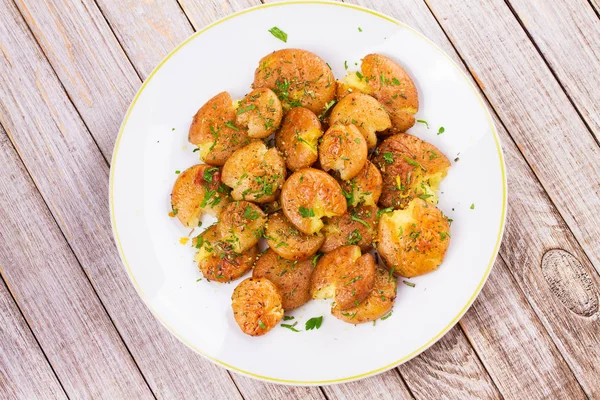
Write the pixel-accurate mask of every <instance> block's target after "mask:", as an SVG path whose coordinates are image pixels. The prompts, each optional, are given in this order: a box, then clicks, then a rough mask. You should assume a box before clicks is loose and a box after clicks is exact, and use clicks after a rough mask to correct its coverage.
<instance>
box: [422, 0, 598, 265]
mask: <svg viewBox="0 0 600 400" xmlns="http://www.w3.org/2000/svg"><path fill="white" fill-rule="evenodd" d="M427 3H428V4H429V7H430V9H431V10H432V12H433V13H434V14H435V16H436V19H437V20H438V21H439V22H440V24H441V26H442V28H443V29H444V31H445V32H446V34H447V35H448V37H449V38H450V40H452V42H453V43H454V45H455V46H456V48H457V50H458V52H459V53H460V54H461V56H462V58H463V59H464V60H465V61H466V63H467V64H468V65H469V68H470V69H471V70H472V71H473V73H474V74H475V75H477V76H478V78H479V81H480V82H482V84H483V85H484V87H485V90H484V92H485V94H486V96H487V97H488V99H489V101H490V103H491V104H492V107H493V108H494V109H495V110H496V112H497V114H498V116H499V117H500V119H501V120H502V122H503V123H504V124H505V125H506V127H507V129H508V130H509V131H510V133H511V136H512V138H513V139H514V141H515V142H516V143H517V145H518V146H519V149H520V150H521V152H522V153H523V155H524V156H525V158H526V159H527V162H528V163H529V164H530V165H531V167H532V168H533V170H534V172H535V173H536V175H537V177H538V178H539V180H540V182H541V183H542V185H543V186H544V188H545V189H546V191H547V193H548V194H549V196H550V198H551V199H552V201H553V202H554V204H555V205H556V207H557V209H558V210H559V211H560V213H561V215H562V216H563V218H564V219H565V221H566V222H567V225H568V226H569V228H570V229H571V230H572V231H573V233H574V234H575V237H576V238H577V240H578V241H579V242H580V243H581V245H582V247H583V249H584V250H585V251H586V253H587V255H588V256H589V258H590V260H591V261H592V263H593V265H594V267H595V268H596V270H597V271H600V246H598V239H597V238H598V237H600V213H598V210H599V209H600V181H599V180H597V179H594V177H598V176H600V147H598V145H597V143H596V142H595V140H594V138H593V137H592V135H591V134H590V132H589V131H588V130H587V128H586V126H585V124H584V123H583V121H582V120H581V119H580V118H579V115H578V114H577V112H576V110H575V109H574V107H573V106H572V105H571V103H570V102H569V99H568V98H567V96H566V94H565V93H564V92H563V91H562V89H561V87H560V85H559V84H558V82H557V81H556V79H555V78H554V76H552V73H551V72H550V70H549V68H547V66H546V65H545V64H544V61H543V59H542V57H541V56H540V55H539V53H538V52H537V50H536V49H535V47H534V46H533V44H532V43H531V41H530V40H529V38H528V37H527V35H526V34H525V32H524V31H523V30H522V29H521V27H520V26H519V23H518V21H517V20H516V19H515V18H514V16H513V15H512V13H511V11H510V9H509V8H508V6H507V5H506V4H505V3H504V1H502V0H489V1H486V2H485V3H484V2H480V1H477V2H473V3H472V4H471V3H469V4H467V3H466V2H456V3H449V2H445V1H438V0H428V1H427ZM499 32H502V34H499ZM548 155H553V156H550V157H549V156H548ZM582 182H585V184H582Z"/></svg>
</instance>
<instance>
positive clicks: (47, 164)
mask: <svg viewBox="0 0 600 400" xmlns="http://www.w3.org/2000/svg"><path fill="white" fill-rule="evenodd" d="M88 6H94V4H93V2H90V3H88ZM55 8H57V9H60V7H55ZM2 9H3V10H7V12H2V15H0V25H1V26H0V32H1V37H2V38H3V42H2V45H3V47H2V53H3V55H2V57H0V115H1V118H2V123H3V125H4V126H5V127H6V128H7V130H8V131H9V132H8V133H9V134H10V135H11V139H12V141H13V143H14V144H15V146H16V147H17V148H18V150H19V152H20V156H21V157H22V158H23V160H24V162H25V164H26V165H27V168H28V170H29V172H30V173H31V175H32V176H33V178H34V180H35V182H36V184H37V187H38V189H39V190H40V192H41V194H42V196H43V197H44V199H45V200H46V202H47V203H48V205H49V207H50V209H51V212H52V214H53V216H54V218H55V219H56V221H57V222H58V224H59V226H60V228H61V230H62V231H63V233H64V235H65V237H66V238H67V240H68V241H69V245H70V247H71V248H72V249H73V251H74V252H75V254H76V256H77V258H78V259H79V261H80V263H81V265H82V266H83V268H84V269H85V271H86V272H87V274H88V275H89V277H90V280H91V281H92V282H93V285H94V287H95V288H96V289H97V292H98V294H99V296H100V298H101V299H102V301H103V303H104V305H105V306H106V309H107V310H108V312H109V313H110V315H111V317H112V319H113V321H114V323H115V325H116V326H117V328H118V329H119V332H120V334H121V335H122V337H123V339H124V340H125V342H126V343H127V344H128V347H129V349H130V351H131V353H132V354H133V356H134V358H135V359H136V361H137V362H138V364H139V366H140V368H141V370H142V371H143V373H144V376H145V377H146V379H147V381H148V383H149V385H150V386H151V388H152V389H153V391H154V392H155V393H156V395H157V396H158V397H166V398H176V397H185V396H192V397H199V398H201V397H208V396H215V397H226V398H236V397H238V398H239V392H238V391H237V388H236V387H235V385H234V383H233V382H232V381H231V379H230V377H229V375H228V374H227V372H226V371H225V370H224V369H222V368H219V367H217V366H215V365H213V364H212V363H209V362H208V361H205V360H204V359H202V358H201V357H200V356H199V355H197V354H195V353H193V352H192V351H191V350H188V349H187V348H186V347H185V346H184V345H182V344H181V343H179V342H178V341H177V340H176V339H175V338H174V337H173V336H172V335H170V334H169V333H168V332H167V331H166V330H165V329H164V328H163V327H162V326H161V325H160V324H159V323H158V322H157V321H156V320H155V319H154V317H153V316H152V315H151V314H150V312H149V311H148V310H147V308H146V307H145V306H144V305H143V304H142V302H141V300H140V299H139V297H138V295H137V294H136V293H135V290H134V289H133V287H132V286H131V284H130V282H129V279H128V278H127V276H126V274H125V272H124V270H123V268H122V266H121V261H120V259H119V257H118V255H117V251H116V248H115V246H114V243H113V239H112V233H111V228H110V222H109V218H108V215H109V211H108V190H107V185H108V166H107V164H106V161H105V160H104V158H103V157H102V155H101V153H100V152H99V150H98V147H97V146H96V144H95V143H94V141H93V140H92V138H91V136H90V134H89V132H88V131H87V130H86V128H85V126H84V124H83V122H82V121H81V119H80V118H79V116H78V115H77V112H76V111H75V109H74V108H73V105H72V104H71V103H70V101H69V99H68V98H67V96H66V94H65V92H64V90H63V88H62V87H61V85H60V82H59V81H58V79H57V77H56V75H54V73H53V71H52V69H51V68H50V66H49V64H48V62H47V60H46V59H45V58H44V56H43V54H42V52H41V51H40V49H39V48H38V47H37V45H36V44H35V41H34V39H33V38H32V37H31V35H30V34H29V32H28V30H27V27H26V25H25V23H24V22H23V21H22V19H21V18H20V16H19V15H18V11H17V10H16V9H15V8H14V6H13V5H12V4H11V3H10V2H8V1H3V2H2ZM34 9H35V10H37V8H30V10H31V12H33V10H34ZM64 9H65V10H68V8H64ZM30 15H31V16H33V14H30ZM73 20H76V19H73ZM79 23H81V24H88V25H90V26H91V25H93V23H92V22H91V21H90V20H89V19H85V18H84V14H82V15H81V20H79ZM60 28H61V27H60V26H59V27H56V25H52V26H47V27H46V29H48V30H50V29H58V30H60ZM63 31H65V30H63ZM65 32H66V31H65ZM88 33H89V32H88ZM46 37H50V35H49V34H46ZM90 42H91V39H90ZM97 43H98V45H97V47H99V46H100V44H101V43H102V41H97ZM91 50H94V49H90V51H85V52H82V53H77V56H78V57H80V56H82V54H85V56H86V57H91V55H90V53H91V52H92V51H91ZM95 51H97V52H98V53H100V52H101V51H100V50H99V49H96V50H95ZM103 51H106V50H103ZM74 55H75V53H74ZM60 65H68V63H66V62H64V63H63V64H56V65H55V67H58V68H60ZM115 84H116V85H117V86H118V81H115ZM104 85H108V83H107V82H105V83H104ZM70 95H71V96H76V95H77V93H76V92H71V93H70ZM108 95H110V94H108ZM96 112H101V111H100V110H98V111H96ZM113 128H114V130H113V132H112V133H111V134H115V135H116V132H117V129H116V126H115V127H113ZM111 140H112V139H111ZM24 243H27V242H26V241H25V242H24ZM42 243H45V242H44V241H42ZM18 248H19V247H17V248H15V249H18ZM38 261H39V260H38ZM33 283H35V280H32V281H31V282H29V281H26V280H23V281H21V284H22V285H23V287H22V290H24V291H26V290H27V285H28V284H33ZM9 284H11V285H13V286H14V287H15V290H17V289H16V283H14V282H12V281H10V282H9ZM74 326H77V327H78V326H79V325H74ZM40 342H41V341H40ZM93 355H94V353H93V352H91V351H90V352H88V351H83V352H81V353H74V354H73V356H74V357H80V358H81V360H82V364H84V363H85V362H90V359H89V357H90V356H93ZM91 361H93V362H97V361H98V360H93V359H92V360H91ZM98 364H99V368H100V367H101V368H104V367H106V366H112V364H111V363H106V365H104V364H103V363H102V362H99V363H98ZM112 369H113V370H115V371H118V368H116V367H115V366H112ZM92 371H93V369H92ZM101 376H102V375H99V377H98V379H97V384H98V385H101V384H102V380H101V379H100V377H101ZM198 377H203V378H202V379H199V378H198ZM119 381H123V382H126V380H125V381H124V380H123V379H117V380H115V382H119ZM82 382H83V381H82ZM108 386H110V385H108ZM92 387H94V386H92ZM132 387H134V386H133V385H132Z"/></svg>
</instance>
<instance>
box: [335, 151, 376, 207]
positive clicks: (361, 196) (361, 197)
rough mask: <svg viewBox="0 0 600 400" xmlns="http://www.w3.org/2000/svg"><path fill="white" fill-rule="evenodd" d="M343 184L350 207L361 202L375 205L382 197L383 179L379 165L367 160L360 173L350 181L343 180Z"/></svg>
mask: <svg viewBox="0 0 600 400" xmlns="http://www.w3.org/2000/svg"><path fill="white" fill-rule="evenodd" d="M341 185H342V190H343V191H344V196H346V200H347V201H348V205H349V206H350V207H356V206H358V205H360V204H362V205H365V206H375V205H377V202H378V201H379V197H381V189H382V187H383V179H382V177H381V172H379V170H378V169H377V167H376V166H375V165H373V163H372V162H370V161H369V160H367V162H366V163H365V166H364V167H363V168H362V169H361V170H360V172H359V173H358V175H356V176H355V177H354V178H352V179H350V180H349V181H343V182H342V183H341Z"/></svg>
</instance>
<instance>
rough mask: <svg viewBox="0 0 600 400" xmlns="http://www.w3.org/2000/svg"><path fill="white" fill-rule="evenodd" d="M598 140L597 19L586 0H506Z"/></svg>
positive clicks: (599, 74)
mask: <svg viewBox="0 0 600 400" xmlns="http://www.w3.org/2000/svg"><path fill="white" fill-rule="evenodd" d="M508 3H509V4H510V6H511V7H512V9H513V11H514V13H515V14H516V15H517V16H518V18H519V20H520V21H521V23H522V24H523V26H524V27H525V29H527V33H528V34H529V35H531V38H532V39H533V40H534V42H535V44H536V45H537V47H538V48H539V50H540V51H541V53H542V55H543V56H544V58H545V59H546V61H547V62H548V64H549V65H550V67H551V68H552V70H553V71H554V73H555V74H556V76H557V77H558V79H559V80H560V82H561V84H562V86H563V87H564V89H565V90H566V92H567V94H568V95H569V97H570V98H571V100H572V101H573V103H574V104H575V106H576V107H577V109H578V110H579V112H580V113H581V115H582V116H583V118H584V119H585V121H586V122H587V124H588V126H589V127H590V128H591V129H592V132H593V134H594V135H595V136H596V139H597V140H598V141H599V142H600V85H598V81H600V19H598V16H597V15H596V13H595V12H594V9H593V8H592V7H591V6H590V3H588V1H587V0H570V1H535V2H532V1H529V0H509V1H508Z"/></svg>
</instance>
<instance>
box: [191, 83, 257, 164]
mask: <svg viewBox="0 0 600 400" xmlns="http://www.w3.org/2000/svg"><path fill="white" fill-rule="evenodd" d="M188 140H189V141H190V143H192V144H195V145H196V146H198V148H199V149H200V151H199V154H200V159H201V160H202V161H204V162H205V163H207V164H210V165H223V164H225V160H227V158H228V157H229V156H230V155H232V154H233V152H234V151H236V150H237V149H239V148H241V147H243V146H245V145H247V144H248V143H250V140H249V139H248V135H247V133H246V129H244V128H243V127H241V126H238V125H236V123H235V108H234V107H233V102H232V101H231V96H229V93H227V92H221V93H219V94H218V95H216V96H215V97H213V98H212V99H210V100H208V101H207V102H206V103H205V104H204V105H203V106H202V107H200V109H199V110H198V112H197V113H196V115H194V119H193V121H192V125H191V126H190V132H189V134H188Z"/></svg>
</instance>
